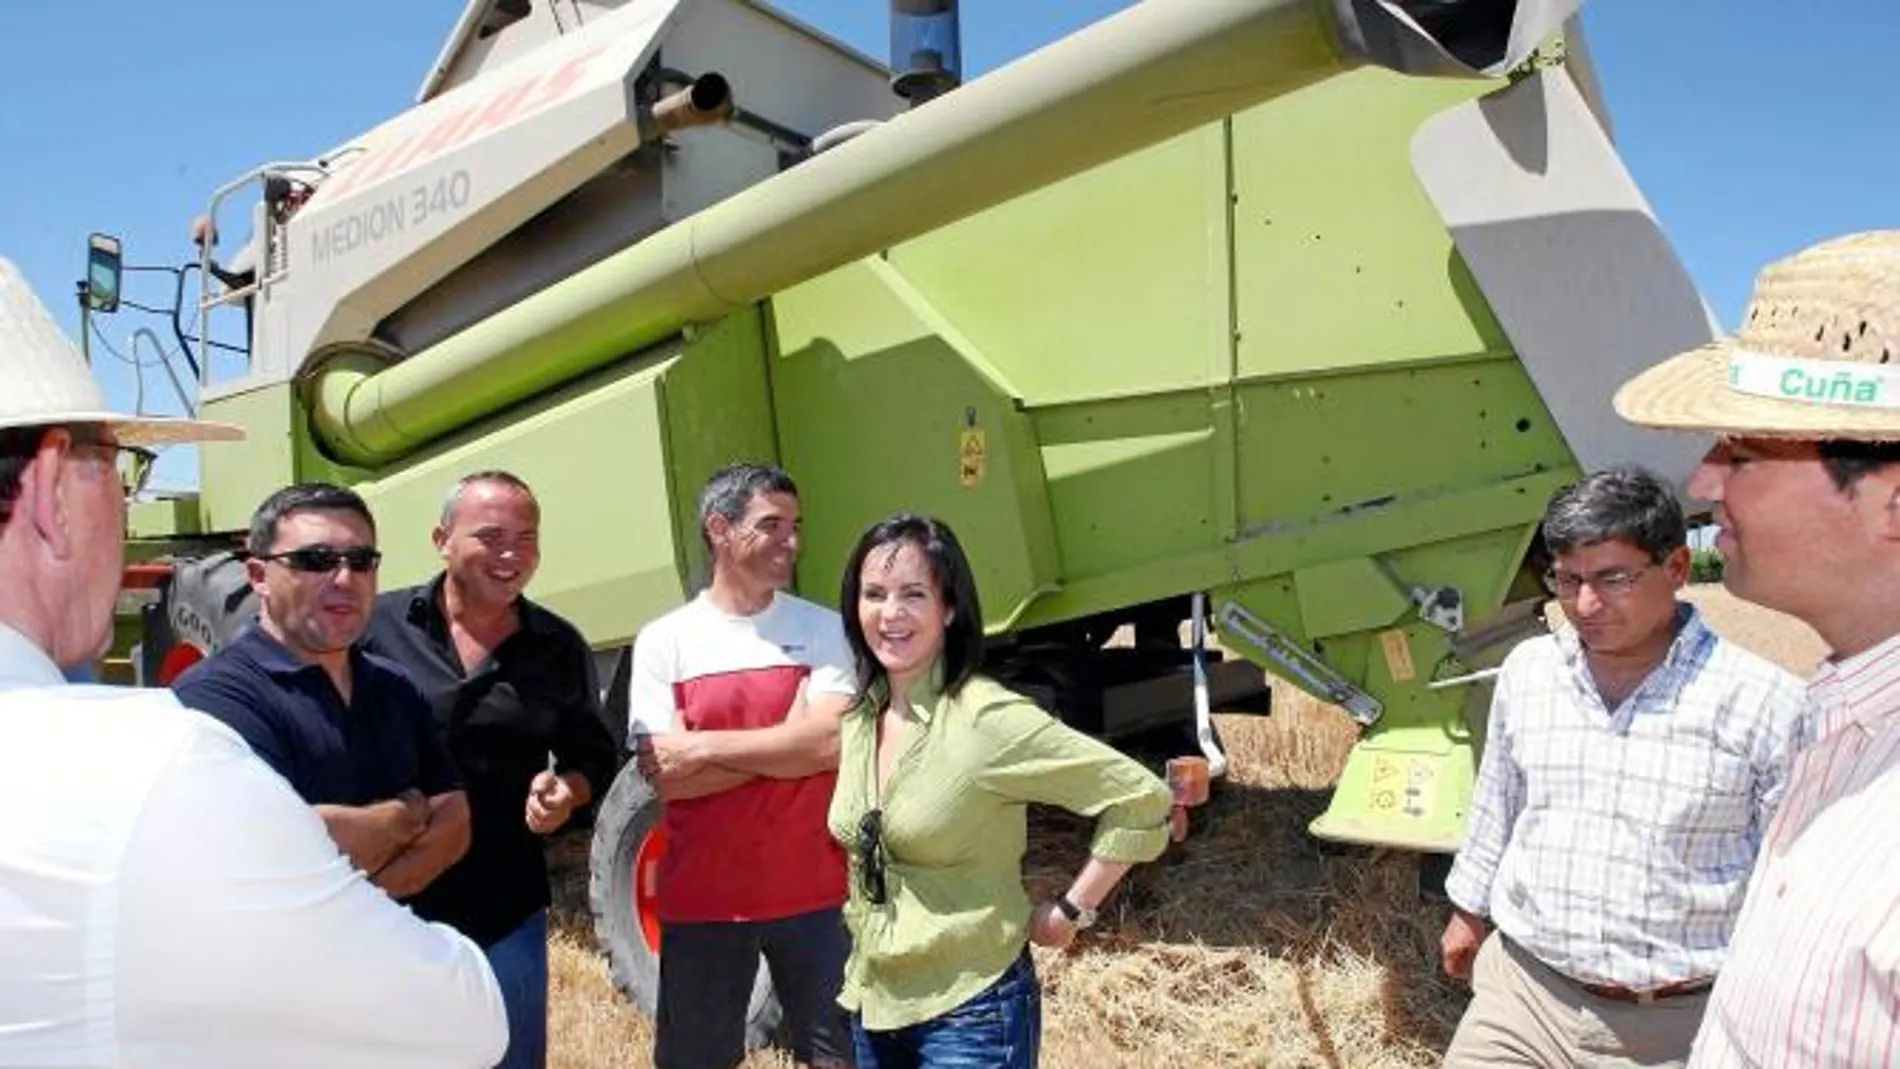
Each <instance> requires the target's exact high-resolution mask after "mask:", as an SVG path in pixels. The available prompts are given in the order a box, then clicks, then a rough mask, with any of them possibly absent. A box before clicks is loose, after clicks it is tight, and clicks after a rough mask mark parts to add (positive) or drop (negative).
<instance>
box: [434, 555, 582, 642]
mask: <svg viewBox="0 0 1900 1069" xmlns="http://www.w3.org/2000/svg"><path fill="white" fill-rule="evenodd" d="M448 579H449V573H448V572H447V571H440V572H437V573H435V578H433V579H431V580H429V581H428V582H426V583H423V584H421V585H419V586H414V587H411V588H409V622H410V623H412V624H414V625H416V626H417V627H420V628H422V629H423V630H424V631H426V632H428V634H429V635H430V636H431V637H433V638H435V639H437V640H439V641H442V642H447V641H448V640H449V620H448V613H447V612H446V611H444V610H443V608H442V606H443V601H442V587H443V585H444V584H446V583H447V582H448ZM515 612H516V613H517V614H518V615H519V617H520V620H521V630H523V631H530V632H533V633H534V634H536V635H542V636H545V635H548V634H551V633H552V632H553V621H552V620H551V619H550V618H549V614H548V613H547V612H546V611H545V610H543V609H542V608H541V606H539V605H536V604H535V603H534V602H532V601H529V600H528V595H526V594H523V595H521V596H520V597H518V598H516V599H515Z"/></svg>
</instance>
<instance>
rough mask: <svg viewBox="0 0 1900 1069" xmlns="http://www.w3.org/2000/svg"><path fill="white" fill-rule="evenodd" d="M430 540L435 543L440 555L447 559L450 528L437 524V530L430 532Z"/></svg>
mask: <svg viewBox="0 0 1900 1069" xmlns="http://www.w3.org/2000/svg"><path fill="white" fill-rule="evenodd" d="M429 541H431V542H434V543H435V551H436V553H437V554H438V555H440V556H441V557H442V559H444V560H447V559H448V556H449V554H448V546H449V529H448V528H446V527H444V526H442V525H441V524H437V525H436V527H435V530H433V531H430V532H429Z"/></svg>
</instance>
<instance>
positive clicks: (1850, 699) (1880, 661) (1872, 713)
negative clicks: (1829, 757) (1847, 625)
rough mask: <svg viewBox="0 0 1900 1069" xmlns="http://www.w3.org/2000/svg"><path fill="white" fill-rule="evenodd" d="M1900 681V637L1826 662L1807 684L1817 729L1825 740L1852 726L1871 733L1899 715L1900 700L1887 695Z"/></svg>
mask: <svg viewBox="0 0 1900 1069" xmlns="http://www.w3.org/2000/svg"><path fill="white" fill-rule="evenodd" d="M1896 682H1900V635H1894V636H1893V637H1891V638H1889V639H1887V640H1886V641H1885V642H1882V643H1881V644H1879V645H1878V646H1875V647H1873V648H1872V649H1868V650H1862V651H1861V652H1860V653H1857V654H1855V655H1854V656H1852V657H1848V658H1845V659H1843V660H1839V661H1835V660H1829V661H1826V662H1823V663H1822V665H1821V668H1820V670H1819V671H1818V672H1816V673H1815V674H1814V679H1813V681H1811V682H1810V683H1809V684H1808V700H1809V702H1810V704H1811V705H1812V706H1813V714H1814V730H1815V732H1816V735H1817V736H1818V737H1819V738H1826V737H1828V736H1829V735H1832V734H1834V733H1835V732H1836V731H1839V730H1841V729H1842V728H1845V727H1847V726H1849V725H1850V724H1851V725H1853V726H1855V727H1858V728H1859V729H1860V730H1862V731H1865V732H1870V733H1871V732H1872V731H1873V730H1874V729H1875V728H1876V727H1877V726H1878V725H1879V723H1880V722H1881V721H1882V720H1885V719H1888V718H1890V717H1893V716H1895V715H1896V714H1900V700H1896V699H1895V698H1893V697H1890V696H1884V697H1883V692H1887V691H1889V690H1890V689H1891V688H1892V687H1893V686H1894V684H1895V683H1896Z"/></svg>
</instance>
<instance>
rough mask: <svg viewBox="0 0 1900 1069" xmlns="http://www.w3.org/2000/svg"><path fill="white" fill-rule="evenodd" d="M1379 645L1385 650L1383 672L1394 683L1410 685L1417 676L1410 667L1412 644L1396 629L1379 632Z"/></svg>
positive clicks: (1415, 669) (1415, 671)
mask: <svg viewBox="0 0 1900 1069" xmlns="http://www.w3.org/2000/svg"><path fill="white" fill-rule="evenodd" d="M1379 645H1380V646H1382V647H1384V649H1385V670H1386V672H1387V673H1389V674H1390V675H1391V676H1392V682H1394V683H1410V682H1411V681H1412V680H1413V679H1414V678H1416V677H1417V676H1418V669H1417V668H1415V667H1413V665H1412V643H1411V640H1410V639H1408V638H1406V635H1405V632H1404V631H1401V630H1399V629H1397V628H1394V629H1392V630H1390V631H1381V632H1379Z"/></svg>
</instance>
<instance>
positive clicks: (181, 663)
mask: <svg viewBox="0 0 1900 1069" xmlns="http://www.w3.org/2000/svg"><path fill="white" fill-rule="evenodd" d="M204 659H205V655H204V651H203V650H201V649H199V648H198V647H196V646H194V645H192V644H191V643H189V642H180V643H179V644H178V645H176V646H173V647H172V648H171V650H170V652H168V653H166V654H165V659H164V660H163V661H160V662H159V665H158V679H157V680H156V683H157V685H158V686H161V687H169V686H171V683H172V680H174V679H177V678H178V677H179V676H181V675H184V674H185V669H187V668H190V667H191V666H192V665H194V664H197V663H198V662H199V661H202V660H204Z"/></svg>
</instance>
